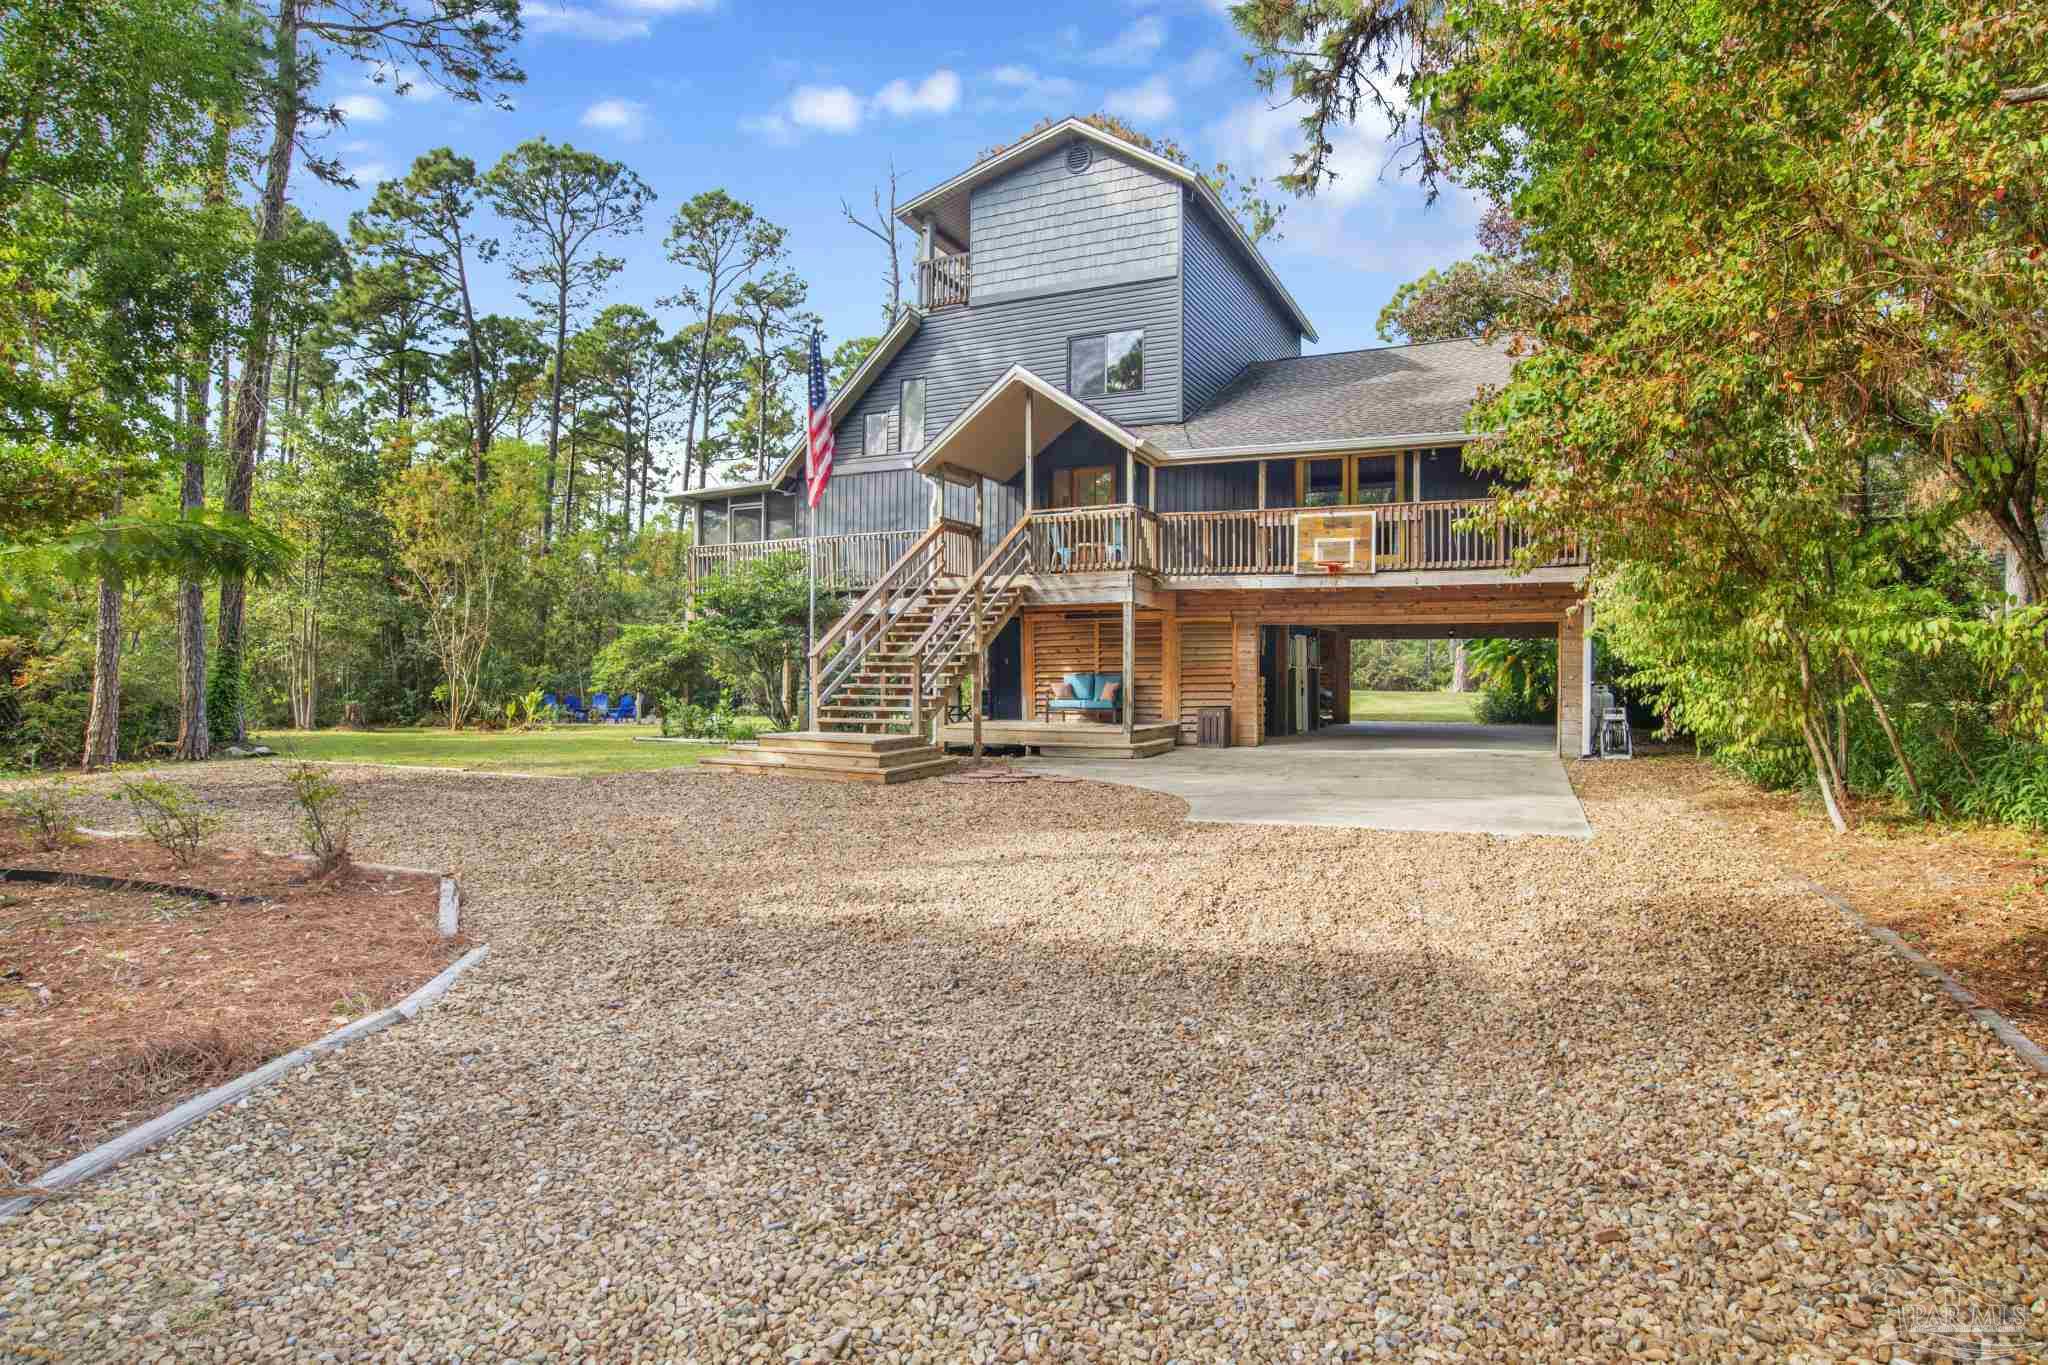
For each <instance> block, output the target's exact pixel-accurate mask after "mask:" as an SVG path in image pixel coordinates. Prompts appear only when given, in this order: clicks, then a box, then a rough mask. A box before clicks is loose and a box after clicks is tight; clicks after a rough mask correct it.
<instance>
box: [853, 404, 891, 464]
mask: <svg viewBox="0 0 2048 1365" xmlns="http://www.w3.org/2000/svg"><path fill="white" fill-rule="evenodd" d="M860 453H861V454H863V455H887V454H888V453H889V414H888V413H886V412H871V413H869V414H868V419H867V426H866V427H865V428H864V429H863V430H862V432H861V438H860Z"/></svg>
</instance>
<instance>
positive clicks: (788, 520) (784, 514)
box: [768, 493, 796, 540]
mask: <svg viewBox="0 0 2048 1365" xmlns="http://www.w3.org/2000/svg"><path fill="white" fill-rule="evenodd" d="M795 537H796V495H795V494H793V493H770V494H769V495H768V539H770V540H793V539H795Z"/></svg>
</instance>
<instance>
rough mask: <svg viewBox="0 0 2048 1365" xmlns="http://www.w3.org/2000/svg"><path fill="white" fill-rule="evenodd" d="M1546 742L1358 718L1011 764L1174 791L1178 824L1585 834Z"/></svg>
mask: <svg viewBox="0 0 2048 1365" xmlns="http://www.w3.org/2000/svg"><path fill="white" fill-rule="evenodd" d="M1556 743H1557V740H1556V735H1555V732H1554V731H1553V730H1552V729H1551V728H1550V727H1549V726H1524V725H1426V724H1397V723H1393V722H1387V721H1367V722H1361V723H1359V724H1355V725H1337V726H1332V727H1329V728H1328V729H1324V730H1318V731H1316V732H1315V733H1314V734H1310V735H1295V736H1291V737H1289V738H1286V739H1278V740H1274V741H1272V742H1270V743H1268V744H1264V745H1261V746H1260V747H1258V748H1256V749H1194V748H1180V749H1175V750H1174V751H1173V752H1172V753H1169V754H1166V755H1163V756H1162V757H1159V758H1155V759H1153V760H1151V761H1150V762H1147V763H1137V764H1121V763H1118V764H1112V763H1108V762H1103V761H1097V760H1089V759H1019V760H1017V764H1018V766H1019V767H1020V768H1021V767H1026V766H1027V765H1028V766H1029V767H1030V768H1033V769H1043V770H1054V771H1058V772H1062V773H1068V774H1072V775H1074V776H1078V777H1089V778H1093V779H1095V780H1096V781H1100V782H1116V783H1120V784H1122V785H1124V786H1128V787H1142V788H1144V789H1145V790H1147V791H1157V792H1165V793H1167V794H1169V795H1172V796H1178V797H1180V798H1181V799H1182V800H1184V801H1186V802H1187V803H1188V819H1190V820H1206V821H1215V822H1218V823H1222V824H1267V825H1324V826H1349V827H1351V828H1355V829H1390V830H1411V831H1421V832H1429V833H1450V834H1497V835H1503V836H1515V835H1550V836H1555V837H1561V838H1567V839H1590V838H1592V837H1593V828H1592V826H1591V825H1589V824H1587V823H1586V813H1585V811H1584V810H1583V809H1581V808H1580V806H1579V798H1578V797H1577V795H1575V794H1574V793H1573V791H1572V786H1571V782H1570V781H1569V780H1567V779H1566V777H1565V772H1564V764H1562V763H1561V762H1559V761H1558V758H1557V753H1556Z"/></svg>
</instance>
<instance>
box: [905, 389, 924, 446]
mask: <svg viewBox="0 0 2048 1365" xmlns="http://www.w3.org/2000/svg"><path fill="white" fill-rule="evenodd" d="M902 411H903V430H902V432H901V433H900V435H899V439H900V440H901V442H902V445H903V449H905V450H923V449H924V381H923V380H922V379H906V380H904V381H903V409H902Z"/></svg>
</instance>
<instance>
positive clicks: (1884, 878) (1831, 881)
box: [1571, 751, 2048, 1042]
mask: <svg viewBox="0 0 2048 1365" xmlns="http://www.w3.org/2000/svg"><path fill="white" fill-rule="evenodd" d="M1571 772H1572V782H1573V785H1574V786H1576V787H1578V789H1579V790H1580V791H1581V792H1582V793H1584V794H1586V795H1594V796H1608V797H1613V796H1620V797H1627V796H1630V795H1639V796H1641V797H1643V798H1645V799H1662V798H1668V797H1671V796H1673V795H1676V796H1680V797H1682V798H1684V799H1685V800H1686V801H1688V802H1689V803H1690V804H1691V805H1693V806H1695V807H1696V808H1698V809H1699V810H1701V811H1702V812H1704V813H1706V814H1709V815H1711V816H1713V817H1714V818H1716V819H1718V820H1721V821H1722V822H1724V823H1725V824H1727V825H1728V826H1730V827H1731V828H1733V829H1735V830H1738V831H1740V832H1741V833H1742V834H1744V835H1745V836H1746V837H1748V838H1749V839H1752V840H1754V841H1755V842H1756V844H1757V846H1758V847H1759V848H1761V849H1763V850H1765V851H1767V852H1768V853H1769V854H1771V855H1772V856H1773V857H1774V858H1775V859H1776V860H1777V861H1778V862H1780V863H1781V864H1783V865H1784V867H1785V868H1786V869H1787V870H1788V871H1790V872H1792V873H1794V874H1796V875H1799V876H1802V877H1805V878H1807V879H1808V880H1809V881H1814V882H1818V883H1820V884H1821V885H1822V886H1825V887H1826V888H1827V889H1828V890H1830V891H1832V892H1834V893H1835V894H1836V895H1837V896H1840V897H1841V898H1842V899H1844V900H1846V901H1848V902H1849V903H1850V904H1851V905H1853V906H1855V907H1856V909H1857V911H1858V913H1860V914H1861V915H1863V917H1864V918H1865V919H1868V920H1869V921H1871V922H1872V923H1873V924H1881V925H1884V926H1886V927H1888V928H1890V929H1893V930H1895V931H1896V932H1897V933H1898V934H1899V936H1900V937H1901V938H1903V939H1905V940H1906V941H1907V942H1908V943H1910V944H1912V945H1913V946H1914V947H1916V948H1918V949H1919V950H1920V951H1921V952H1923V953H1925V954H1927V956H1929V957H1930V958H1933V959H1934V960H1935V961H1936V962H1938V963H1940V964H1941V965H1942V966H1943V967H1945V968H1947V969H1948V970H1949V971H1950V972H1952V973H1953V974H1955V976H1957V977H1958V978H1959V979H1961V980H1962V982H1963V983H1964V984H1965V985H1967V986H1969V987H1970V988H1971V989H1972V990H1974V991H1975V992H1976V993H1977V994H1978V995H1979V996H1981V997H1983V999H1984V1001H1985V1002H1986V1003H1987V1004H1989V1005H1990V1006H1991V1007H1992V1008H1993V1009H1996V1010H1998V1011H1999V1012H2000V1013H2002V1014H2004V1015H2006V1016H2007V1017H2008V1018H2010V1019H2011V1020H2013V1022H2014V1023H2016V1024H2018V1025H2019V1027H2020V1029H2021V1030H2022V1031H2024V1032H2025V1033H2026V1034H2027V1035H2028V1036H2029V1037H2031V1038H2033V1039H2034V1040H2035V1041H2036V1042H2048V841H2044V840H2043V839H2041V838H2040V837H2039V836H2037V835H2030V834H2027V833H2025V832H2024V831H2020V830H2013V829H2006V828H2002V827H1992V826H1983V825H1964V824H1926V823H1924V822H1921V821H1918V820H1913V819H1909V818H1906V817H1904V816H1901V815H1900V814H1899V813H1898V811H1897V810H1896V809H1895V808H1893V807H1890V806H1888V805H1886V804H1885V803H1882V802H1875V801H1863V802H1858V803H1856V805H1855V808H1854V809H1853V810H1852V811H1851V812H1850V815H1851V817H1852V818H1853V820H1854V822H1855V823H1854V827H1853V828H1852V829H1851V830H1850V832H1849V833H1848V834H1847V835H1837V834H1836V833H1834V831H1833V830H1831V829H1830V828H1829V827H1828V821H1827V816H1826V815H1825V814H1823V813H1822V811H1821V809H1820V807H1819V805H1818V804H1817V803H1811V802H1808V801H1805V800H1803V799H1802V798H1801V797H1799V796H1798V795H1796V794H1792V793H1786V792H1765V791H1759V790H1757V789H1756V788H1755V787H1752V786H1750V785H1749V784H1747V783H1745V782H1743V781H1741V780H1739V779H1737V778H1735V777H1733V776H1732V775H1730V774H1728V773H1726V772H1723V771H1722V770H1720V769H1718V768H1716V767H1714V766H1713V765H1712V764H1711V763H1709V762H1707V761H1706V760H1704V759H1701V758H1697V757H1694V756H1693V755H1692V754H1690V753H1689V752H1684V751H1674V752H1671V753H1667V754H1663V755H1660V756H1657V757H1653V758H1648V759H1644V758H1640V757H1639V758H1637V759H1634V760H1631V761H1629V762H1625V763H1616V762H1588V763H1575V764H1573V765H1571Z"/></svg>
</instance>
